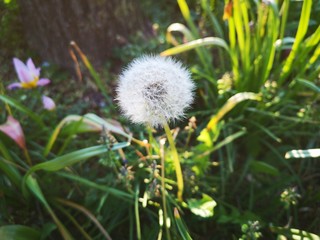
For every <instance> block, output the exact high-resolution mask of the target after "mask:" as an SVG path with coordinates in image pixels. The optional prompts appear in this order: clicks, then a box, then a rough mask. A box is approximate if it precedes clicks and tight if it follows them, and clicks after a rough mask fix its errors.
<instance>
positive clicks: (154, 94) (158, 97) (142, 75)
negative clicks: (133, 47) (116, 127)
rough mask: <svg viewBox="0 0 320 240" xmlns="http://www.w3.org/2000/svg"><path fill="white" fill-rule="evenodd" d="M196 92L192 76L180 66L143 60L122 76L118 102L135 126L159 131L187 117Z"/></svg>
mask: <svg viewBox="0 0 320 240" xmlns="http://www.w3.org/2000/svg"><path fill="white" fill-rule="evenodd" d="M193 89H194V84H193V82H192V80H191V77H190V73H189V71H188V70H187V69H186V68H185V67H183V66H182V64H181V63H180V62H178V61H176V60H174V59H172V58H169V57H167V58H163V57H160V56H142V57H140V58H137V59H135V60H134V61H133V62H132V63H131V64H129V66H128V67H127V68H126V69H125V70H124V71H123V72H122V74H121V75H120V78H119V85H118V88H117V92H118V96H117V100H118V102H119V105H120V108H121V110H122V111H123V113H124V114H125V115H126V116H127V117H128V118H129V119H130V120H131V121H132V122H135V123H144V124H150V125H151V126H153V127H157V126H163V124H164V121H167V122H170V121H174V120H176V119H180V118H182V117H183V116H184V111H185V110H186V108H188V107H189V106H190V104H191V103H192V100H193Z"/></svg>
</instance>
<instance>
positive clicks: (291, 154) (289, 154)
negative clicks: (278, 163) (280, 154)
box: [285, 148, 320, 159]
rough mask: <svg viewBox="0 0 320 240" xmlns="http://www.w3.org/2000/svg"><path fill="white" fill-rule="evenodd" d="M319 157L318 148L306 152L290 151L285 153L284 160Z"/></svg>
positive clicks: (319, 151) (319, 149) (319, 150)
mask: <svg viewBox="0 0 320 240" xmlns="http://www.w3.org/2000/svg"><path fill="white" fill-rule="evenodd" d="M318 157H320V148H314V149H306V150H291V151H289V152H287V153H286V155H285V158H287V159H288V158H318Z"/></svg>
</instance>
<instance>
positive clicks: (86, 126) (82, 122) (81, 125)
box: [44, 113, 131, 156]
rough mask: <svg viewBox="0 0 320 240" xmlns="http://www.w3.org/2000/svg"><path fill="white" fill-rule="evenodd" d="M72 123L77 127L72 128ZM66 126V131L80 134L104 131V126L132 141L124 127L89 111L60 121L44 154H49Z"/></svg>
mask: <svg viewBox="0 0 320 240" xmlns="http://www.w3.org/2000/svg"><path fill="white" fill-rule="evenodd" d="M70 124H71V125H73V124H75V125H73V126H75V127H74V128H73V129H72V130H70ZM68 126H69V128H68ZM64 127H67V130H66V131H67V132H68V131H69V133H71V134H78V133H84V132H99V131H102V128H103V127H104V128H105V129H106V130H107V131H110V132H113V133H116V134H119V135H122V136H124V137H126V138H128V142H130V141H131V136H130V135H129V134H127V133H126V132H124V131H123V130H122V129H120V128H118V127H116V126H114V125H112V124H111V123H109V122H108V121H107V120H105V119H103V118H101V117H99V116H97V115H95V114H93V113H87V114H85V115H84V116H79V115H69V116H67V117H65V118H64V119H63V120H61V121H60V123H59V124H58V125H57V127H56V128H55V130H54V131H53V133H52V134H51V137H50V139H49V141H48V143H47V146H46V147H45V150H44V156H47V155H48V154H49V152H50V151H51V149H52V146H53V144H54V142H55V141H56V140H57V138H58V135H59V134H60V132H61V130H62V129H63V128H64Z"/></svg>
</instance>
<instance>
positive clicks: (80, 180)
mask: <svg viewBox="0 0 320 240" xmlns="http://www.w3.org/2000/svg"><path fill="white" fill-rule="evenodd" d="M57 175H59V176H62V177H65V178H68V179H70V180H73V181H76V182H78V183H81V184H83V185H86V186H88V187H90V188H96V189H98V190H100V191H104V192H107V193H110V194H112V195H114V196H116V197H118V198H122V199H124V200H132V199H133V195H131V194H129V193H126V192H123V191H121V190H118V189H116V188H112V187H108V186H105V185H100V184H97V183H95V182H92V181H89V180H87V179H85V178H82V177H79V176H75V175H72V174H68V173H63V172H58V173H57Z"/></svg>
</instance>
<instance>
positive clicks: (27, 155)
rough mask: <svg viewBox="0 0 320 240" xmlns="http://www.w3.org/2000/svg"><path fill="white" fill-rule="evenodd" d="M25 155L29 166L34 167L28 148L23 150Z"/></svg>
mask: <svg viewBox="0 0 320 240" xmlns="http://www.w3.org/2000/svg"><path fill="white" fill-rule="evenodd" d="M23 153H24V155H25V157H26V159H27V163H28V164H29V166H30V167H31V166H32V161H31V158H30V155H29V152H28V150H27V149H26V148H24V149H23Z"/></svg>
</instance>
